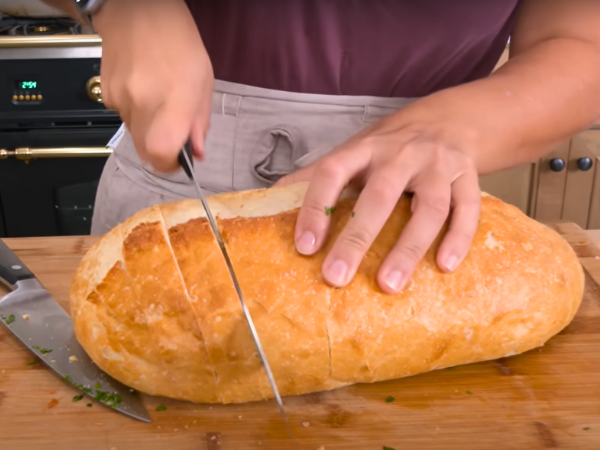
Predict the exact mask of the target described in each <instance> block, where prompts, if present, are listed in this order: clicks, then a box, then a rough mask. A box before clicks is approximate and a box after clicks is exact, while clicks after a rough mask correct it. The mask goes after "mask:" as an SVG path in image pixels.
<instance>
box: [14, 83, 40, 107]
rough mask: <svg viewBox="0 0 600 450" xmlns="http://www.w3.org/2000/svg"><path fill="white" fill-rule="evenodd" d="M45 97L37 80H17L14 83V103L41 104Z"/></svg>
mask: <svg viewBox="0 0 600 450" xmlns="http://www.w3.org/2000/svg"><path fill="white" fill-rule="evenodd" d="M43 100H44V95H43V93H42V89H41V86H40V83H39V81H38V80H37V79H35V78H33V77H31V78H17V79H15V80H14V81H13V90H12V101H13V103H15V104H40V103H41V102H42V101H43Z"/></svg>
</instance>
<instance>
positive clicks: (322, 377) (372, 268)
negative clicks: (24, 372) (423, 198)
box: [70, 183, 584, 403]
mask: <svg viewBox="0 0 600 450" xmlns="http://www.w3.org/2000/svg"><path fill="white" fill-rule="evenodd" d="M306 187H307V185H306V184H305V183H301V184H296V185H292V186H287V187H281V188H270V189H259V190H252V191H244V192H233V193H226V194H218V195H214V196H211V197H208V199H207V200H208V202H209V204H210V206H211V209H212V211H213V214H214V215H215V216H216V218H217V220H218V222H219V224H220V227H221V230H222V234H223V236H224V239H225V242H226V246H227V249H228V252H229V254H230V257H231V259H232V263H233V266H234V268H235V271H236V273H237V276H238V280H239V282H240V285H241V288H242V291H243V293H244V297H245V300H246V302H247V304H248V308H249V310H250V313H251V314H252V317H253V320H254V323H255V325H256V328H257V331H258V334H259V336H260V338H261V342H262V345H263V348H264V350H265V353H266V355H267V358H268V359H269V362H270V365H271V369H272V371H273V374H274V376H275V379H276V382H277V385H278V387H279V390H280V393H281V395H283V396H289V395H300V394H305V393H311V392H319V391H325V390H331V389H335V388H338V387H342V386H347V385H350V384H354V383H371V382H377V381H382V380H389V379H396V378H401V377H406V376H410V375H414V374H418V373H423V372H427V371H431V370H436V369H441V368H445V367H449V366H455V365H460V364H467V363H473V362H478V361H485V360H491V359H496V358H500V357H505V356H510V355H515V354H518V353H522V352H525V351H527V350H530V349H533V348H536V347H539V346H542V345H543V344H544V343H545V342H546V341H547V340H548V339H550V338H551V337H553V336H554V335H556V334H557V333H558V332H560V331H561V330H562V329H563V328H564V327H565V326H566V325H567V324H569V322H570V321H571V320H572V319H573V317H574V315H575V313H576V311H577V309H578V307H579V305H580V303H581V300H582V297H583V288H584V274H583V269H582V267H581V264H580V262H579V260H578V259H577V256H576V255H575V253H574V251H573V249H572V248H571V247H570V246H569V244H568V243H567V242H566V241H565V240H564V239H563V238H562V237H561V236H560V235H559V234H558V233H556V232H555V231H553V230H552V229H550V228H548V227H547V226H545V225H543V224H541V223H539V222H536V221H535V220H533V219H531V218H529V217H527V216H526V215H525V214H523V213H522V212H521V211H520V210H519V209H517V208H516V207H514V206H511V205H508V204H506V203H504V202H502V201H501V200H499V199H497V198H495V197H492V196H490V195H487V194H485V193H484V194H482V198H481V202H482V204H481V216H480V222H479V227H478V230H477V233H476V236H475V239H474V241H473V244H472V247H471V249H470V251H469V253H468V255H467V257H466V259H465V260H464V262H463V263H462V264H461V265H460V266H459V268H458V269H457V270H456V271H455V272H453V273H443V272H441V271H440V270H439V269H438V268H437V266H436V263H435V252H436V250H437V247H438V245H439V241H440V238H441V237H442V236H443V233H444V231H445V229H443V230H442V231H441V232H440V235H439V236H438V239H437V240H436V242H435V243H434V245H433V246H432V247H431V249H430V250H429V252H428V253H427V255H426V256H425V258H424V259H423V260H422V261H421V262H420V263H419V265H418V266H417V269H416V271H415V273H414V274H413V276H412V278H411V280H410V282H409V283H408V285H407V286H406V288H405V289H404V290H403V292H401V293H399V294H397V295H389V294H385V293H383V292H382V291H381V290H380V289H379V287H378V285H377V283H376V279H375V275H376V272H377V270H378V268H379V265H380V263H381V261H382V259H383V258H384V257H385V256H386V254H387V253H388V251H389V250H390V249H391V248H392V246H393V245H394V244H395V242H396V240H397V238H398V236H399V234H400V233H401V231H402V229H403V227H404V226H405V225H406V223H407V221H408V219H409V217H410V200H409V198H407V197H402V198H401V199H400V201H399V202H398V204H397V206H396V208H395V209H394V211H393V213H392V215H391V216H390V218H389V220H388V221H387V223H386V225H385V227H384V229H383V230H382V231H381V233H380V234H379V236H378V237H377V239H376V241H375V242H374V244H373V245H372V247H371V249H370V251H369V252H368V254H367V255H366V257H365V259H364V260H363V262H362V264H361V266H360V268H359V270H358V273H357V275H356V276H355V278H354V279H353V281H352V282H351V283H350V284H349V285H348V286H347V287H345V288H341V289H335V288H332V287H330V286H328V285H327V284H325V283H324V282H323V280H322V277H321V265H322V262H323V260H324V257H325V255H326V253H327V251H328V249H329V248H330V245H331V244H332V242H333V240H334V239H335V237H336V236H337V235H338V234H339V232H340V231H341V229H342V228H343V226H344V224H345V223H346V221H347V220H349V219H350V218H351V212H352V208H353V205H354V202H355V200H356V192H351V191H347V192H346V193H345V194H344V195H343V197H342V198H341V199H340V201H339V202H338V204H337V205H336V208H335V211H334V212H333V214H332V216H331V221H332V222H331V223H332V226H331V232H330V236H329V239H328V243H327V245H326V246H325V248H324V249H323V250H322V251H320V252H319V253H318V254H317V255H315V256H311V257H307V256H303V255H300V254H299V253H297V252H296V250H295V247H294V242H293V235H294V227H295V223H296V217H297V214H298V211H299V208H300V206H301V205H302V201H303V198H304V195H305V193H306ZM70 301H71V314H72V316H73V320H74V326H75V333H76V336H77V338H78V340H79V342H80V343H81V345H82V346H83V347H84V349H85V350H86V351H87V352H88V353H89V354H90V356H91V358H92V359H93V360H94V361H95V362H96V364H97V365H98V366H99V367H100V368H102V369H103V370H104V371H106V372H107V373H108V374H110V375H111V376H113V377H114V378H116V379H118V380H120V381H121V382H123V383H124V384H126V385H128V386H131V387H132V388H135V389H137V390H139V391H141V392H145V393H148V394H152V395H160V396H165V397H171V398H175V399H181V400H189V401H192V402H203V403H241V402H250V401H257V400H264V399H269V398H272V396H273V393H272V391H271V388H270V385H269V383H268V380H267V378H266V374H265V372H264V369H263V367H262V365H261V362H260V359H259V357H258V352H257V349H256V347H255V344H254V342H253V340H252V338H251V335H250V331H249V328H248V324H247V322H246V320H245V318H244V316H243V313H242V309H241V304H240V302H239V299H238V298H237V296H236V294H235V290H234V287H233V283H232V281H231V279H230V277H229V273H228V271H227V268H226V266H225V261H224V259H223V256H222V255H221V252H220V250H219V247H218V244H217V242H216V240H215V238H214V236H213V234H212V231H211V229H210V226H209V224H208V221H207V219H206V216H205V212H204V210H203V208H202V205H201V203H200V202H199V200H196V199H186V200H179V201H175V202H171V203H166V204H161V205H157V206H154V207H151V208H149V209H146V210H143V211H140V212H138V213H137V214H135V215H134V216H133V217H131V218H129V219H128V220H126V221H125V222H124V223H122V224H120V225H118V226H117V227H115V228H114V229H113V230H112V231H110V232H109V233H107V234H106V235H105V236H103V237H102V238H101V239H99V241H98V242H97V243H96V244H95V245H94V247H93V248H92V249H90V251H89V252H88V253H87V254H86V255H85V256H84V258H83V259H82V261H81V264H80V266H79V268H78V270H77V273H76V274H75V276H74V279H73V284H72V289H71V297H70Z"/></svg>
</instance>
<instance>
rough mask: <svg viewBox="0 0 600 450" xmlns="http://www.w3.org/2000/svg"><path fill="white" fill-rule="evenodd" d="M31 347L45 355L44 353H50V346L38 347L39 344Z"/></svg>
mask: <svg viewBox="0 0 600 450" xmlns="http://www.w3.org/2000/svg"><path fill="white" fill-rule="evenodd" d="M33 348H35V349H36V350H38V351H39V352H40V353H41V354H42V355H45V354H46V353H52V349H51V348H43V347H40V346H39V345H34V346H33Z"/></svg>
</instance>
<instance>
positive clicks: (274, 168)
mask: <svg viewBox="0 0 600 450" xmlns="http://www.w3.org/2000/svg"><path fill="white" fill-rule="evenodd" d="M294 150H295V145H294V139H293V138H292V135H291V134H290V133H289V132H288V131H287V130H284V129H282V128H275V129H272V130H271V131H269V133H268V135H267V142H265V143H264V144H262V145H261V146H259V148H258V149H257V150H256V151H255V152H254V155H253V158H252V171H253V173H254V175H255V176H256V177H257V178H258V179H260V180H262V181H265V182H267V183H275V182H276V181H278V180H279V179H280V178H281V177H283V176H285V175H288V174H289V173H291V172H292V171H293V170H294V162H293V161H294Z"/></svg>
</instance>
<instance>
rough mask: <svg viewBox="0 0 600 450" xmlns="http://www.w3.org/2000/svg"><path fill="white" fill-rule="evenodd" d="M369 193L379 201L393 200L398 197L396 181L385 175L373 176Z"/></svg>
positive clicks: (398, 187)
mask: <svg viewBox="0 0 600 450" xmlns="http://www.w3.org/2000/svg"><path fill="white" fill-rule="evenodd" d="M369 190H370V191H371V193H372V194H373V195H374V196H375V197H376V198H378V199H380V200H381V201H389V200H395V199H397V198H398V196H399V195H400V192H399V191H400V190H401V187H400V186H399V183H398V180H396V179H394V178H393V177H392V176H390V175H387V174H375V175H374V176H373V181H372V182H371V186H370V189H369Z"/></svg>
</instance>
